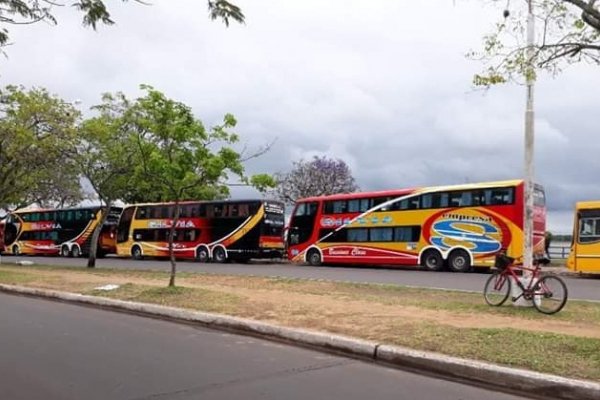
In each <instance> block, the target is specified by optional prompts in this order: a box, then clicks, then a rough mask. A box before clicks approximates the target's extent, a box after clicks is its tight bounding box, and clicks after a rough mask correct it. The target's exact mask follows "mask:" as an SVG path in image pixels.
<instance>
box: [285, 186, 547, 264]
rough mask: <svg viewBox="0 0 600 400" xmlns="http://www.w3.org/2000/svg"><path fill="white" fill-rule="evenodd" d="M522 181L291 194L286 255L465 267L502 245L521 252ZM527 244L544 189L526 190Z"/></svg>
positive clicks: (539, 244) (542, 216)
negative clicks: (295, 197) (294, 197)
mask: <svg viewBox="0 0 600 400" xmlns="http://www.w3.org/2000/svg"><path fill="white" fill-rule="evenodd" d="M523 188H524V182H523V181H522V180H510V181H500V182H489V183H479V184H464V185H455V186H443V187H441V186H440V187H424V188H412V189H401V190H388V191H379V192H364V193H351V194H337V195H330V196H321V197H311V198H306V199H302V200H299V201H297V202H296V205H295V208H294V211H293V213H292V217H291V219H290V223H289V226H288V233H287V245H288V246H287V247H288V258H289V259H290V260H292V261H295V262H307V263H309V264H311V265H315V266H316V265H321V264H322V263H327V264H357V265H360V264H362V265H407V266H410V265H421V266H422V267H423V268H424V269H427V270H432V271H439V270H442V269H444V268H446V267H447V268H449V269H450V270H451V271H454V272H466V271H469V270H471V268H472V267H490V266H492V265H493V263H494V257H495V254H496V253H497V252H498V251H499V250H501V249H503V250H504V251H506V252H507V254H508V255H510V256H512V257H520V256H521V255H522V253H523V240H524V239H523V236H524V235H523V214H524V191H523ZM534 203H535V206H534V216H533V219H534V252H535V253H536V254H543V251H544V232H545V228H546V208H545V195H544V190H543V188H542V187H541V186H540V185H536V186H535V190H534Z"/></svg>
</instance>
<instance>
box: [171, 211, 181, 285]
mask: <svg viewBox="0 0 600 400" xmlns="http://www.w3.org/2000/svg"><path fill="white" fill-rule="evenodd" d="M178 221H179V200H175V210H174V212H173V223H172V224H171V230H170V233H169V258H170V259H171V277H170V279H169V287H173V286H175V275H176V274H177V264H176V263H175V251H174V248H173V242H174V239H175V232H176V230H177V222H178Z"/></svg>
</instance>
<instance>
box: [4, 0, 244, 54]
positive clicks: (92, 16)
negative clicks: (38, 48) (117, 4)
mask: <svg viewBox="0 0 600 400" xmlns="http://www.w3.org/2000/svg"><path fill="white" fill-rule="evenodd" d="M121 1H123V2H126V1H127V0H121ZM133 1H135V2H136V3H140V4H148V3H146V2H145V1H142V0H133ZM105 3H106V2H105V0H79V1H70V2H69V4H70V5H71V6H72V7H73V8H75V9H76V10H77V11H79V12H81V13H82V14H83V25H84V26H90V27H92V28H93V29H96V28H97V26H98V23H102V24H104V25H112V24H114V21H113V20H112V18H111V14H110V12H109V10H108V8H107V7H106V4H105ZM62 5H65V4H62V3H57V2H54V1H51V0H0V24H2V25H3V26H2V27H1V28H0V46H3V45H6V44H7V43H8V41H9V39H10V36H9V32H8V29H7V28H6V27H5V26H4V25H6V24H19V25H22V24H33V23H36V22H40V21H44V22H47V23H50V24H53V25H56V24H57V19H56V17H55V16H54V13H53V11H54V10H53V8H54V7H56V6H62ZM208 13H209V18H210V19H212V20H216V19H220V20H221V21H223V23H224V24H225V25H226V26H229V22H230V21H231V20H233V21H236V22H239V23H243V22H244V14H243V13H242V10H241V9H240V8H239V7H237V6H236V5H235V4H232V3H230V2H228V1H225V0H209V1H208Z"/></svg>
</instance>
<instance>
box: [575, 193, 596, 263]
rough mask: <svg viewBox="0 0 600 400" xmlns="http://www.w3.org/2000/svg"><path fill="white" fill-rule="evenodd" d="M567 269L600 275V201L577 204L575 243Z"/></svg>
mask: <svg viewBox="0 0 600 400" xmlns="http://www.w3.org/2000/svg"><path fill="white" fill-rule="evenodd" d="M567 268H569V269H570V270H571V271H576V272H582V273H586V274H599V273H600V201H580V202H578V203H576V204H575V220H574V223H573V241H572V243H571V251H570V252H569V257H568V258H567Z"/></svg>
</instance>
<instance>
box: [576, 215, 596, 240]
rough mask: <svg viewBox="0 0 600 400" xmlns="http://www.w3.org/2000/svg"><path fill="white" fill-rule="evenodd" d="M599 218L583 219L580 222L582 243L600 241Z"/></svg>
mask: <svg viewBox="0 0 600 400" xmlns="http://www.w3.org/2000/svg"><path fill="white" fill-rule="evenodd" d="M598 221H599V219H598V218H582V219H581V221H579V241H580V242H581V243H588V242H595V241H598V240H600V223H598Z"/></svg>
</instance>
